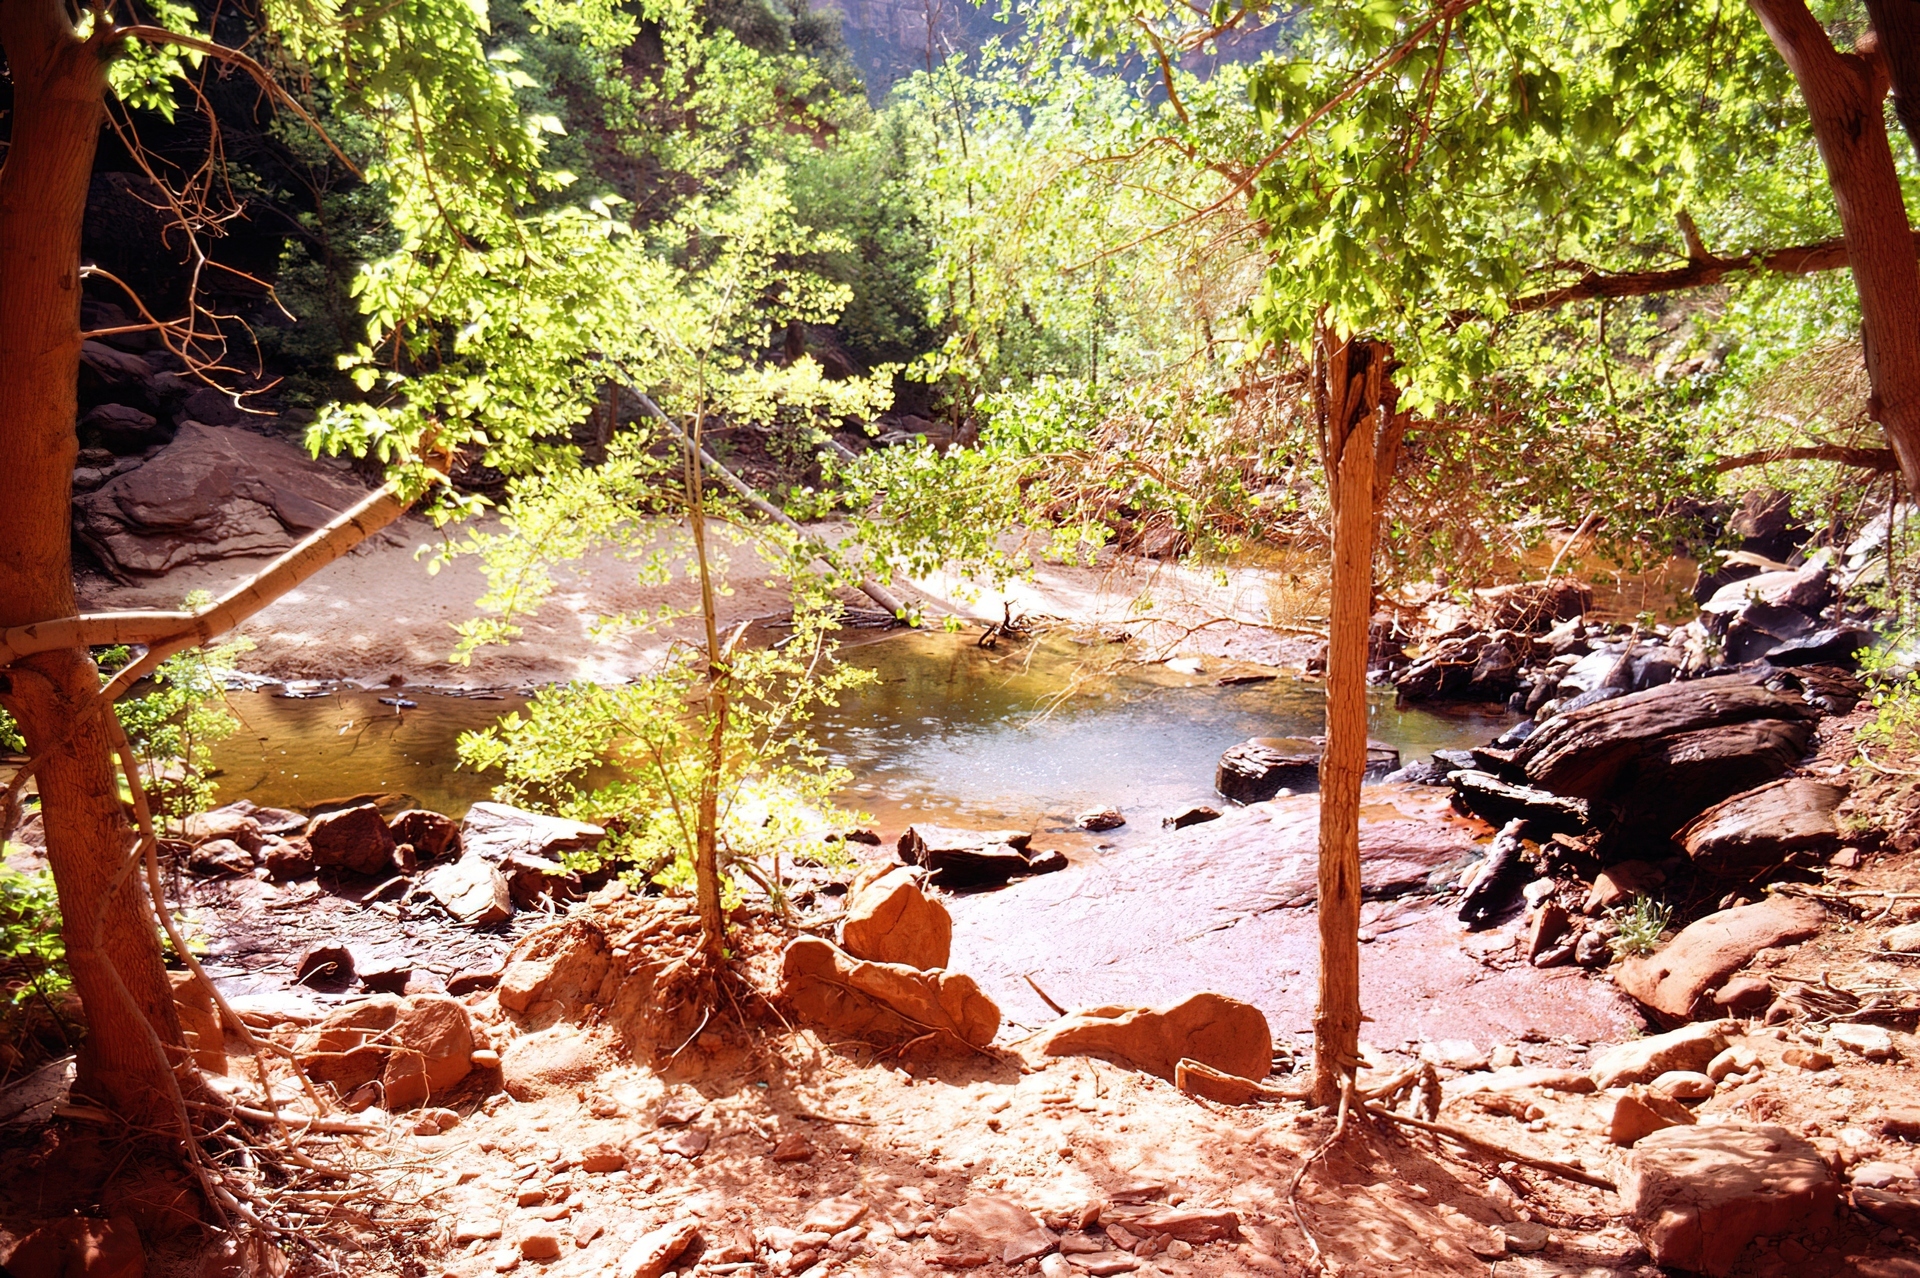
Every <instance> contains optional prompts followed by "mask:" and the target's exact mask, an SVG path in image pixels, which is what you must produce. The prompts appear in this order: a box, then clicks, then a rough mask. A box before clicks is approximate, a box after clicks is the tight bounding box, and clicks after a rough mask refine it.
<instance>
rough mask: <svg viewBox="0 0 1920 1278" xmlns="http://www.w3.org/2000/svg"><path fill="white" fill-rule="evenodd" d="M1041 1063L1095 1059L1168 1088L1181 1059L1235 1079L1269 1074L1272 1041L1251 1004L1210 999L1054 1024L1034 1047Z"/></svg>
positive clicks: (1089, 1013) (1110, 1010) (1108, 1010)
mask: <svg viewBox="0 0 1920 1278" xmlns="http://www.w3.org/2000/svg"><path fill="white" fill-rule="evenodd" d="M1040 1050H1041V1051H1042V1052H1044V1053H1045V1054H1046V1055H1048V1056H1098V1057H1101V1058H1103V1059H1108V1060H1116V1061H1118V1062H1120V1063H1122V1064H1126V1065H1130V1066H1132V1067H1133V1068H1135V1069H1139V1070H1142V1071H1144V1072H1146V1073H1149V1074H1152V1075H1154V1076H1156V1077H1158V1078H1164V1079H1166V1080H1168V1081H1169V1082H1171V1081H1172V1080H1173V1075H1174V1067H1175V1066H1177V1065H1178V1064H1179V1063H1180V1062H1181V1061H1182V1060H1183V1059H1186V1060H1196V1061H1199V1062H1200V1063H1201V1064H1203V1065H1210V1066H1212V1067H1213V1068H1214V1069H1217V1070H1221V1071H1223V1072H1225V1073H1228V1074H1234V1075H1237V1076H1239V1077H1241V1078H1251V1079H1262V1078H1265V1077H1266V1076H1267V1074H1268V1072H1269V1071H1270V1070H1271V1069H1272V1067H1273V1035H1272V1033H1271V1032H1270V1031H1269V1030H1268V1028H1267V1018H1266V1017H1265V1016H1264V1015H1263V1014H1262V1013H1261V1011H1260V1009H1259V1008H1257V1007H1255V1006H1253V1005H1252V1004H1251V1003H1243V1002H1241V1001H1240V1000H1239V999H1235V998H1228V997H1227V996H1226V995H1224V994H1214V993H1211V992H1206V993H1200V994H1194V995H1190V996H1189V997H1187V998H1184V999H1182V1000H1180V1001H1179V1002H1178V1003H1170V1004H1168V1005H1167V1006H1165V1007H1094V1008H1088V1009H1086V1010H1084V1011H1080V1012H1075V1013H1073V1014H1072V1015H1070V1016H1067V1017H1064V1018H1062V1019H1061V1020H1059V1021H1056V1022H1055V1023H1054V1024H1053V1025H1052V1026H1051V1027H1049V1028H1048V1029H1047V1030H1046V1032H1045V1033H1044V1034H1043V1035H1042V1037H1041V1039H1040Z"/></svg>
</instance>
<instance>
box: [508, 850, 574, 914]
mask: <svg viewBox="0 0 1920 1278" xmlns="http://www.w3.org/2000/svg"><path fill="white" fill-rule="evenodd" d="M499 868H500V874H501V876H502V877H504V878H505V879H506V881H507V895H508V896H509V897H511V898H512V899H513V903H514V904H515V905H516V906H518V907H519V908H521V909H523V910H528V909H532V908H533V907H534V906H536V905H538V904H539V903H540V902H541V901H542V900H543V899H545V898H547V897H549V896H572V895H575V894H577V893H578V892H579V890H580V876H579V875H577V874H575V873H573V872H572V871H571V870H569V869H567V867H566V866H564V865H562V864H560V862H558V861H550V860H548V859H547V858H546V857H543V856H534V855H533V854H531V853H528V852H509V853H507V855H506V857H505V858H504V859H503V860H502V861H501V862H500V867H499Z"/></svg>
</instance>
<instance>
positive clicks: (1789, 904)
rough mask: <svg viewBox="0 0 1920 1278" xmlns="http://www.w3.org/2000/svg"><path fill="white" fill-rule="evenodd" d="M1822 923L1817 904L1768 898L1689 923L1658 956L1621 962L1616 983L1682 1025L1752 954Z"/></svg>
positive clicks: (1800, 935)
mask: <svg viewBox="0 0 1920 1278" xmlns="http://www.w3.org/2000/svg"><path fill="white" fill-rule="evenodd" d="M1826 919H1827V912H1826V911H1825V910H1823V909H1821V908H1820V906H1819V905H1817V904H1816V903H1814V902H1812V901H1808V900H1804V899H1801V898H1797V897H1771V898H1769V899H1767V900H1765V901H1762V902H1760V903H1759V904H1757V905H1739V906H1735V907H1734V908H1733V909H1730V910H1721V911H1719V912H1718V913H1715V914H1709V915H1707V916H1706V917H1705V918H1703V919H1699V920H1696V921H1695V922H1693V923H1690V924H1688V925H1687V927H1686V928H1685V929H1684V930H1683V931H1682V932H1681V933H1680V935H1678V936H1676V937H1675V938H1674V939H1673V940H1672V942H1670V943H1669V944H1668V945H1666V946H1665V947H1664V948H1663V949H1661V950H1660V951H1659V952H1658V953H1655V954H1650V955H1648V956H1646V957H1644V958H1630V959H1627V960H1626V961H1625V962H1623V963H1621V964H1620V966H1619V967H1618V968H1617V969H1616V970H1615V972H1614V975H1613V980H1614V984H1616V985H1618V986H1619V987H1620V988H1621V989H1623V990H1625V991H1626V992H1627V993H1628V994H1630V995H1632V996H1633V997H1634V998H1636V999H1638V1000H1639V1001H1640V1002H1641V1003H1644V1004H1645V1005H1646V1006H1647V1007H1649V1008H1651V1009H1652V1010H1653V1012H1654V1014H1655V1015H1656V1016H1658V1017H1660V1018H1661V1019H1662V1020H1664V1021H1666V1022H1667V1023H1668V1024H1675V1023H1678V1022H1681V1021H1685V1020H1687V1019H1688V1018H1689V1017H1691V1016H1692V1015H1693V1010H1694V1007H1695V1005H1696V1004H1698V1003H1699V1001H1700V999H1701V996H1702V995H1704V994H1706V993H1708V992H1709V991H1711V990H1716V989H1718V988H1719V987H1720V985H1721V984H1722V983H1723V982H1724V981H1725V980H1726V979H1727V978H1728V977H1729V976H1732V975H1733V974H1734V973H1735V972H1737V971H1739V970H1740V969H1741V968H1743V967H1745V966H1746V965H1747V964H1748V963H1750V962H1751V961H1752V960H1753V956H1754V955H1756V954H1758V953H1759V952H1760V951H1761V950H1764V949H1767V948H1768V947H1770V946H1776V945H1788V944H1791V943H1792V942H1794V941H1804V940H1806V939H1807V938H1808V937H1810V936H1813V935H1815V934H1816V933H1818V932H1819V931H1820V928H1821V926H1822V925H1823V924H1825V922H1826ZM1686 1068H1693V1067H1691V1066H1689V1067H1686Z"/></svg>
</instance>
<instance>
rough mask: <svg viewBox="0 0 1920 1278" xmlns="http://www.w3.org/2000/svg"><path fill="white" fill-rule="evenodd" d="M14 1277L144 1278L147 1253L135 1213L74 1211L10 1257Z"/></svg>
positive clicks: (22, 1243)
mask: <svg viewBox="0 0 1920 1278" xmlns="http://www.w3.org/2000/svg"><path fill="white" fill-rule="evenodd" d="M6 1267H7V1270H8V1271H9V1272H11V1273H12V1274H13V1275H14V1278H143V1275H145V1273H146V1272H147V1255H146V1252H145V1251H144V1250H143V1249H142V1248H141V1246H140V1231H139V1229H138V1228H136V1227H135V1225H134V1223H133V1218H132V1217H130V1216H115V1217H113V1218H112V1219H111V1220H97V1219H93V1218H90V1217H86V1216H71V1217H68V1218H67V1219H65V1220H60V1221H55V1222H54V1223H53V1224H50V1225H42V1226H41V1227H40V1228H38V1229H36V1230H34V1231H33V1232H32V1233H30V1234H28V1235H27V1236H26V1237H25V1238H22V1239H21V1240H20V1245H19V1246H17V1247H15V1248H14V1249H13V1254H12V1255H10V1256H8V1257H7V1266H6Z"/></svg>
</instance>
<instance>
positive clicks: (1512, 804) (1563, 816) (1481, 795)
mask: <svg viewBox="0 0 1920 1278" xmlns="http://www.w3.org/2000/svg"><path fill="white" fill-rule="evenodd" d="M1447 780H1448V781H1449V782H1450V783H1451V784H1452V785H1453V793H1454V798H1455V800H1456V801H1457V802H1458V803H1459V805H1460V806H1461V807H1464V808H1466V809H1467V810H1468V811H1470V812H1472V813H1473V814H1474V815H1475V816H1478V817H1483V818H1485V819H1486V820H1487V821H1488V822H1489V823H1491V824H1494V825H1505V824H1506V823H1507V822H1508V821H1512V820H1514V819H1515V818H1519V819H1521V820H1524V821H1526V822H1527V824H1528V825H1530V826H1532V827H1533V828H1534V829H1535V830H1536V831H1537V832H1538V833H1540V834H1543V835H1544V834H1556V833H1558V834H1579V833H1580V832H1582V831H1583V830H1586V829H1588V828H1589V827H1590V826H1592V824H1593V810H1592V808H1591V806H1590V805H1589V804H1588V803H1587V801H1586V800H1585V799H1571V798H1567V797H1566V796H1564V795H1559V794H1553V793H1550V792H1548V791H1546V790H1537V789H1535V788H1534V787H1532V786H1527V785H1512V784H1510V783H1508V782H1506V781H1502V780H1501V779H1500V778H1499V777H1496V776H1494V775H1493V774H1492V773H1491V772H1481V771H1478V770H1475V769H1471V768H1469V769H1467V770H1465V771H1461V772H1455V773H1453V774H1452V775H1451V776H1449V777H1448V778H1447Z"/></svg>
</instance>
